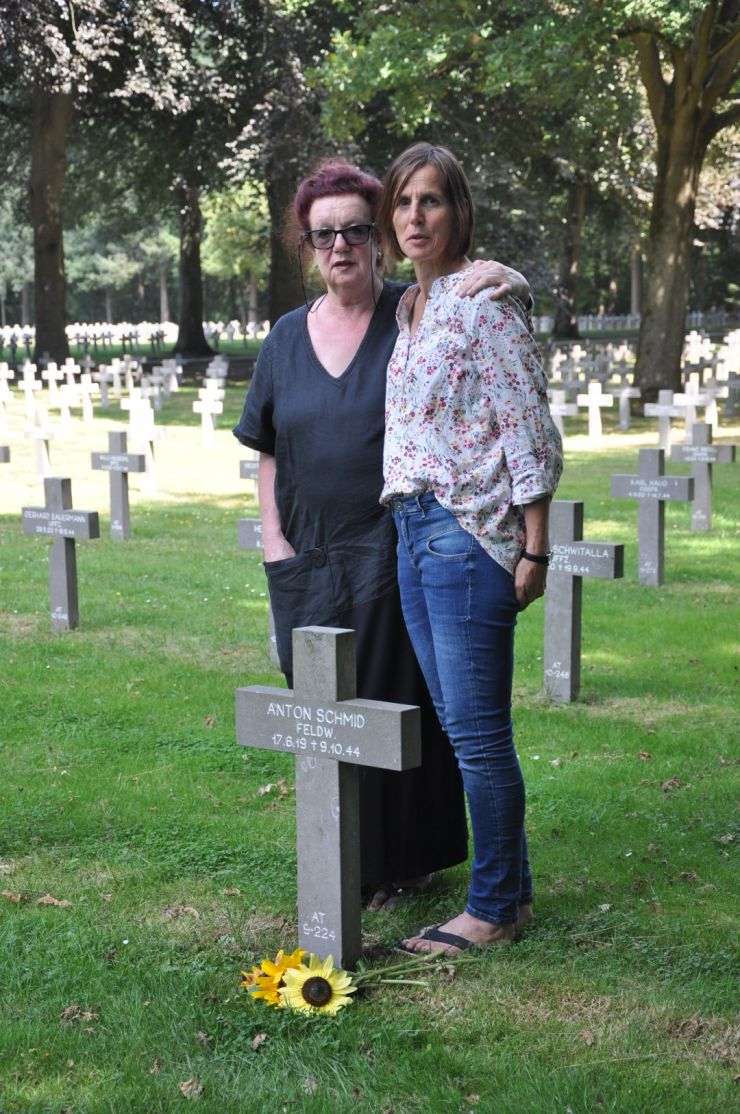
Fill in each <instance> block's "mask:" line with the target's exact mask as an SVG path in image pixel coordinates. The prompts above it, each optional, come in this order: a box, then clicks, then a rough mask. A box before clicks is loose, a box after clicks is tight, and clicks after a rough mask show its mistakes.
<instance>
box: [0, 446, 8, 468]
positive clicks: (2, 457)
mask: <svg viewBox="0 0 740 1114" xmlns="http://www.w3.org/2000/svg"><path fill="white" fill-rule="evenodd" d="M0 464H10V448H9V446H8V445H0Z"/></svg>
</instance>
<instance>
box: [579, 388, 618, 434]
mask: <svg viewBox="0 0 740 1114" xmlns="http://www.w3.org/2000/svg"><path fill="white" fill-rule="evenodd" d="M576 403H577V404H578V406H579V407H582V406H585V407H587V408H588V440H589V442H590V443H591V444H592V445H595V444H596V443H597V442H599V441H600V440H601V432H602V430H601V411H602V409H603V408H604V407H607V406H613V405H614V399H613V398H612V396H611V395H605V394H604V393H603V391H602V389H601V383H600V382H599V380H598V379H592V380H591V382H590V383H589V385H588V390H587V391H586V393H585V394H580V395H576Z"/></svg>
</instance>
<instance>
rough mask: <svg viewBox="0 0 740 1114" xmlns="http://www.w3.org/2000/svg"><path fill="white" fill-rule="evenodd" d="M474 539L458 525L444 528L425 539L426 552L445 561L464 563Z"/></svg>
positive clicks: (454, 524)
mask: <svg viewBox="0 0 740 1114" xmlns="http://www.w3.org/2000/svg"><path fill="white" fill-rule="evenodd" d="M474 545H475V538H474V537H473V535H472V534H469V533H468V532H467V530H463V528H462V526H460V525H459V524H458V523H453V524H452V525H449V526H445V527H444V528H443V529H441V530H439V531H438V532H437V533H435V534H431V535H430V536H429V537H428V538H427V550H428V552H429V553H431V555H432V556H433V557H440V558H442V559H443V560H446V561H464V560H465V559H466V558H467V557H469V556H470V553H471V550H472V548H473V546H474Z"/></svg>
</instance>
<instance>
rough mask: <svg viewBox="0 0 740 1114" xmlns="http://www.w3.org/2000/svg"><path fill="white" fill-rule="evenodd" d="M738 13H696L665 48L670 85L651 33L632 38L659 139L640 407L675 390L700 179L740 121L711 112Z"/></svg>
mask: <svg viewBox="0 0 740 1114" xmlns="http://www.w3.org/2000/svg"><path fill="white" fill-rule="evenodd" d="M739 11H740V4H738V0H722V2H721V3H720V2H718V0H712V2H710V3H706V4H705V5H704V6H703V7H701V6H699V7H697V10H696V14H695V17H694V24H693V33H692V37H691V39H690V40H689V41H688V42H686V43H685V44H683V45H682V46H680V47H679V46H678V45H674V46H673V47H672V48H671V59H672V63H673V70H672V73H671V75H670V78H669V77H668V76H667V75H666V74H665V73H664V59H663V58H662V57H661V54H660V51H659V49H658V44H657V41H656V39H655V38H654V37H653V36H652V35H651V33H650V32H649V31H647V30H644V31H642V30H641V31H638V32H637V33H636V34H635V36H634V41H635V46H636V49H637V55H638V60H639V64H640V77H641V79H642V83H643V85H644V86H645V91H646V93H647V99H648V104H649V106H650V112H651V115H652V117H653V122H654V124H655V130H656V133H657V137H658V142H657V152H656V173H655V187H654V190H653V204H652V211H651V217H650V231H649V235H648V243H647V266H646V275H645V278H646V282H645V289H644V291H643V298H642V317H641V320H640V337H639V340H638V344H637V367H636V369H635V381H636V383H637V385H638V386H640V387H641V389H642V397H643V400H646V401H652V400H653V399H654V398H655V397H656V395H657V392H658V391H659V390H660V389H661V388H663V389H668V390H675V389H676V388H677V387H679V386H680V381H681V350H682V347H683V340H684V327H685V321H686V309H687V306H688V298H689V284H690V280H691V248H692V241H693V234H694V211H695V208H696V193H697V187H698V183H699V175H700V173H701V168H702V164H703V162H704V156H705V154H706V151H707V147H708V146H709V143H710V141H711V139H712V137H713V136H715V135H716V134H717V133H718V132H719V131H721V129H722V128H725V127H730V126H731V125H732V124H733V123H734V122H735V121H736V120H737V119H738V118H740V106H738V104H737V101H734V102H733V101H732V100H730V101H727V102H725V110H724V111H719V112H715V111H714V109H715V108H716V107H719V106H720V102H722V100H723V98H724V97H725V96H726V94H727V93H728V92H729V91H730V90H731V88H732V85H733V81H734V80H735V78H736V66H737V63H738V60H740V35H738V12H739Z"/></svg>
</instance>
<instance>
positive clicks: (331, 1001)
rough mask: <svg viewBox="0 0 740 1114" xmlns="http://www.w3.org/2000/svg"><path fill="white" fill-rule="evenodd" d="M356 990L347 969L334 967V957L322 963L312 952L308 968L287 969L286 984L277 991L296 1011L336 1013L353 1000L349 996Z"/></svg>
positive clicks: (329, 957)
mask: <svg viewBox="0 0 740 1114" xmlns="http://www.w3.org/2000/svg"><path fill="white" fill-rule="evenodd" d="M356 990H357V987H356V986H353V985H352V979H351V978H350V976H349V975H348V974H347V972H346V971H342V970H341V968H337V969H336V970H335V969H334V960H333V959H332V957H331V956H327V958H326V959H325V960H323V962H322V960H320V959H319V957H318V956H316V955H312V956H310V958H309V965H308V967H305V966H303V965H301V966H300V967H298V968H293V969H292V970H289V971H286V972H285V978H284V985H283V986H281V987H280V989H279V991H278V993H279V994H280V997H281V998H282V1000H283V1002H284V1003H285V1005H287V1006H290V1008H291V1009H293V1010H303V1011H305V1012H307V1013H314V1014H316V1013H331V1014H335V1013H336V1012H337V1010H340V1009H341V1008H342V1006H346V1005H347V1003H348V1002H350V1001H351V999H350V997H349V995H350V994H354V992H355V991H356Z"/></svg>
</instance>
